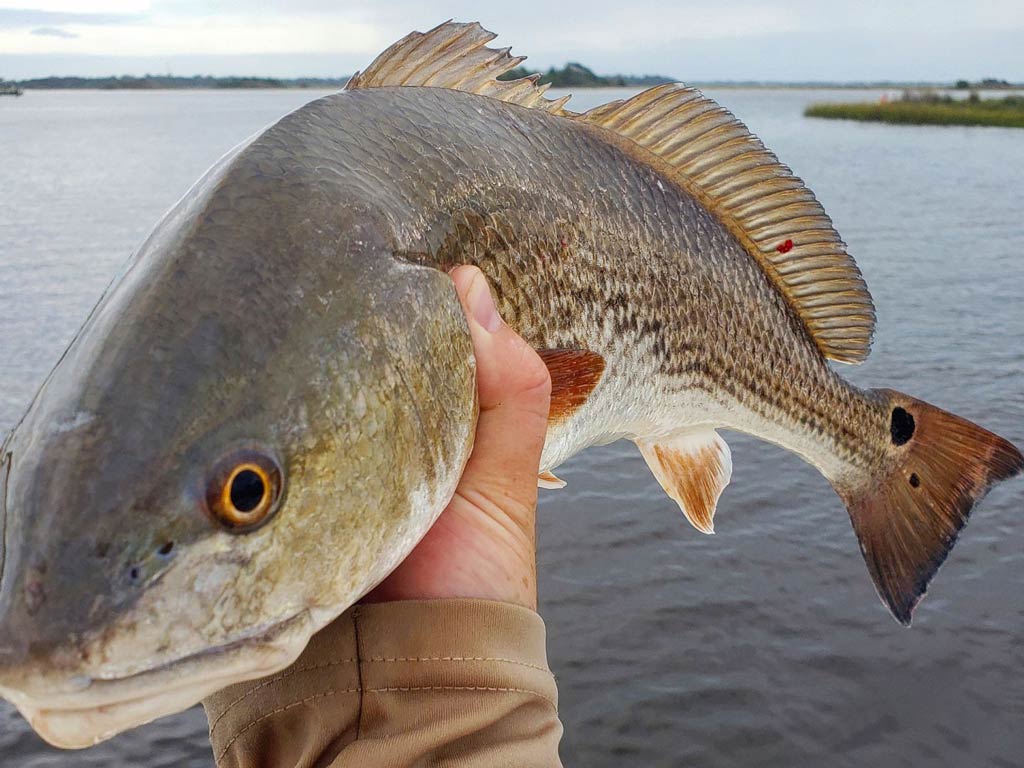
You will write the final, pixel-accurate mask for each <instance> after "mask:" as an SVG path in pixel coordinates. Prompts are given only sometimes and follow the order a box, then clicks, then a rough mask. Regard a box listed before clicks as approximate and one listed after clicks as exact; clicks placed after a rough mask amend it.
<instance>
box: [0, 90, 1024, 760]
mask: <svg viewBox="0 0 1024 768" xmlns="http://www.w3.org/2000/svg"><path fill="white" fill-rule="evenodd" d="M627 94H628V92H621V91H584V92H582V93H578V94H577V96H576V97H575V99H574V102H573V104H574V105H575V107H576V108H577V109H584V108H587V107H589V106H593V105H596V104H598V103H600V102H603V101H606V100H609V99H612V98H620V97H622V96H623V95H627ZM879 94H880V92H877V91H828V92H817V91H813V90H779V91H772V90H743V89H723V90H720V91H714V92H712V95H713V96H715V97H716V98H718V99H719V100H720V101H721V102H722V103H724V104H725V105H726V106H728V107H730V108H732V109H733V110H734V111H735V112H736V113H737V114H738V115H740V116H741V117H742V118H743V119H744V120H745V121H746V122H747V123H748V124H749V125H750V126H751V127H752V128H753V129H754V130H755V131H756V132H757V133H758V134H759V135H760V136H761V137H762V138H763V139H764V141H765V143H766V144H767V145H768V146H769V147H771V148H772V149H773V150H774V151H775V152H776V153H777V154H778V155H779V156H780V157H782V158H783V160H784V161H785V162H787V163H788V164H789V165H790V166H791V167H792V168H793V169H794V170H795V171H796V172H797V173H798V174H799V175H800V176H802V177H803V178H804V179H806V180H807V181H808V183H809V184H810V186H811V187H812V188H813V189H814V190H815V192H816V193H817V194H818V196H819V197H820V198H821V200H822V201H823V203H824V204H825V207H826V209H827V210H828V211H829V213H830V214H831V215H832V217H833V219H834V220H835V222H836V225H837V228H838V229H839V231H840V232H841V233H842V235H843V236H844V238H845V239H846V241H847V242H848V243H849V245H850V250H851V252H852V253H853V254H854V255H855V257H856V258H857V260H858V262H859V264H860V265H861V267H862V269H863V271H864V274H865V277H866V279H867V281H868V285H869V287H870V288H871V291H872V293H873V295H874V297H875V301H876V304H877V307H878V316H879V332H878V336H877V339H876V342H875V347H874V352H873V354H872V356H871V359H870V360H869V361H868V362H867V363H866V364H865V365H863V366H860V367H858V368H855V369H849V368H848V369H845V373H847V374H848V375H849V376H850V377H851V378H852V379H853V380H854V381H855V382H857V383H858V384H862V385H871V386H891V387H895V388H898V389H903V390H905V391H907V392H910V393H912V394H914V395H917V396H920V397H923V398H925V399H927V400H930V401H932V402H934V403H936V404H938V405H940V406H942V407H945V408H948V409H950V410H953V411H955V412H957V413H960V414H962V415H964V416H966V417H969V418H972V419H975V420H978V421H980V422H981V423H982V424H984V425H986V426H989V427H992V428H994V429H996V430H998V431H1000V432H1001V433H1002V434H1004V435H1005V436H1006V437H1007V438H1009V439H1011V440H1013V441H1015V442H1016V443H1018V444H1024V376H1022V371H1024V344H1022V343H1021V338H1022V336H1024V304H1022V299H1021V297H1022V295H1024V255H1022V254H1024V217H1022V214H1021V201H1022V200H1024V181H1022V179H1024V134H1022V133H1021V132H1020V131H1014V130H1012V129H998V128H962V127H927V126H922V127H902V126H890V125H877V124H864V123H846V122H836V121H815V120H810V119H806V118H804V117H802V112H803V108H804V106H806V104H808V103H810V102H812V101H825V100H836V99H849V100H854V101H857V100H865V99H875V98H878V96H879ZM317 95H320V94H318V93H316V92H313V91H234V92H232V91H227V92H225V91H220V92H203V91H196V92H189V91H170V92H86V91H67V92H38V91H32V92H29V93H27V94H26V95H25V96H23V97H22V98H20V99H3V100H0V146H2V147H3V149H4V152H3V159H2V162H0V433H2V432H4V431H6V430H7V429H9V428H11V427H12V426H13V425H14V423H15V422H16V420H17V419H18V417H19V416H20V415H21V413H22V411H23V410H24V408H25V407H26V405H27V404H28V402H29V400H30V398H31V397H32V395H33V394H34V392H35V390H36V389H37V387H38V386H39V384H40V382H41V381H42V379H43V377H44V376H45V375H46V373H47V372H48V371H49V369H50V367H51V366H52V365H53V364H54V363H55V362H56V360H57V358H58V356H59V355H60V353H61V352H62V351H63V349H64V347H65V346H66V344H67V343H68V342H69V341H70V339H71V337H72V335H73V334H74V332H75V331H76V330H77V328H78V326H79V324H80V323H81V322H82V320H83V319H84V318H85V315H86V314H87V312H88V311H89V309H90V308H91V307H92V305H93V304H94V302H95V301H96V299H97V298H98V297H99V295H100V293H101V292H102V290H103V289H104V287H105V286H106V285H107V283H108V282H109V281H110V279H111V277H112V276H113V275H114V274H115V272H116V271H117V270H118V268H119V267H120V266H121V264H122V263H123V262H124V260H125V259H126V258H127V256H128V255H129V254H130V253H131V251H132V250H133V248H135V247H136V246H137V245H138V244H139V243H140V241H141V240H142V238H143V237H144V236H145V234H146V233H147V232H148V231H149V230H150V229H151V227H152V226H153V224H154V223H155V222H156V221H157V219H158V218H159V217H160V215H161V214H162V213H163V212H164V211H165V210H166V209H167V208H168V207H169V206H170V205H171V204H172V203H173V202H174V201H175V200H176V199H177V198H178V197H180V196H181V195H182V194H183V193H184V192H185V191H186V190H187V189H188V187H189V186H190V184H191V183H192V182H193V181H194V180H195V179H196V178H197V177H198V176H199V175H200V174H201V173H202V172H203V171H204V170H205V169H206V168H207V167H208V166H209V165H210V164H211V163H212V162H213V161H214V160H216V159H217V157H219V156H220V155H221V154H222V153H224V152H225V151H226V150H228V149H230V148H231V147H232V146H234V145H235V144H237V143H238V142H239V141H241V140H242V139H244V138H246V137H247V136H248V135H250V134H251V133H252V132H254V131H256V130H258V129H260V128H261V127H262V126H264V125H266V124H268V123H269V122H271V121H273V120H274V119H276V118H277V117H279V116H280V115H282V114H284V113H285V112H287V111H289V110H291V109H293V108H295V107H298V106H299V105H301V104H302V103H304V102H305V101H307V100H309V99H311V98H313V97H315V96H317ZM726 437H727V439H728V441H729V443H730V445H731V446H732V449H733V458H734V464H735V472H734V476H733V483H732V485H731V486H730V487H729V488H728V489H727V490H726V492H725V494H724V496H723V497H722V500H721V502H720V504H719V513H718V518H717V520H716V528H717V530H718V534H717V535H716V536H712V537H706V536H703V535H701V534H699V533H697V532H696V531H694V530H693V529H692V528H690V527H689V525H688V524H687V523H686V521H685V520H684V519H683V517H682V515H681V514H679V512H678V510H677V509H676V508H675V505H674V504H673V503H672V502H671V501H669V500H668V499H667V497H665V496H664V495H663V493H662V491H661V490H660V488H659V487H658V485H657V483H656V482H655V481H654V479H653V477H652V476H651V475H650V472H649V471H648V470H647V468H646V466H645V465H644V462H643V461H642V459H641V458H640V456H639V453H638V452H637V451H636V449H635V448H634V447H633V446H632V445H631V444H626V443H620V444H616V445H612V446H608V447H606V448H603V449H598V450H592V451H590V452H588V453H586V454H584V455H582V456H579V457H577V458H576V459H574V460H573V461H572V462H570V463H569V465H568V466H566V467H564V468H563V469H562V470H561V471H560V472H559V475H560V476H562V477H563V478H564V479H565V480H567V481H568V483H569V485H568V488H566V489H565V490H563V491H559V492H543V497H542V502H541V506H542V509H541V518H540V519H541V522H540V589H541V611H542V613H543V614H544V617H545V619H546V621H547V623H548V628H549V633H550V635H549V636H550V642H549V652H550V656H551V663H552V666H553V668H554V670H555V673H556V674H557V676H558V680H559V691H560V698H561V711H562V719H563V721H564V723H565V730H566V735H565V738H564V741H563V745H562V754H563V759H564V760H565V762H566V763H567V764H568V765H577V766H624V765H630V766H633V765H636V766H675V765H695V766H730V767H732V768H735V767H736V766H804V765H811V766H818V765H827V766H879V765H881V766H886V768H896V767H898V766H915V767H916V766H922V767H923V766H929V767H932V766H957V768H970V767H973V766H1004V767H1006V768H1008V767H1009V766H1020V765H1021V764H1022V763H1024V758H1022V755H1024V730H1022V728H1021V725H1022V722H1024V676H1022V670H1024V520H1022V517H1024V484H1022V483H1021V482H1019V481H1018V482H1017V483H1016V484H1013V485H1008V486H1004V487H1001V488H998V489H996V490H995V491H994V492H993V493H992V494H991V495H990V496H989V497H988V498H987V499H986V500H985V502H984V504H983V505H982V506H981V507H980V509H979V510H978V511H977V512H976V514H975V516H974V519H973V520H972V523H971V525H970V526H969V527H968V528H967V530H966V532H965V534H964V536H963V538H962V540H961V542H960V543H959V544H958V545H957V548H956V550H955V552H954V554H953V555H952V557H951V558H950V560H949V561H948V563H947V564H946V566H945V567H944V568H943V570H942V572H941V573H940V575H939V576H938V577H937V578H936V580H935V582H934V584H933V588H932V591H931V594H930V595H929V597H928V599H927V600H926V601H925V602H924V604H923V605H922V606H921V608H920V609H919V610H918V613H917V618H916V620H915V624H914V627H913V629H911V630H905V629H902V628H901V627H899V626H898V625H897V624H896V623H895V622H893V621H892V619H890V618H889V616H888V615H887V613H886V612H885V610H884V608H882V606H881V605H880V603H879V601H878V599H877V597H876V596H875V593H874V590H873V588H872V586H871V581H870V579H869V577H868V575H867V572H866V569H865V568H864V565H863V563H862V562H861V557H860V554H859V552H858V549H857V544H856V540H855V538H854V535H853V532H852V530H851V529H850V525H849V522H848V521H847V516H846V513H845V511H844V510H843V508H842V506H841V504H840V503H839V500H838V499H837V498H836V497H835V496H834V494H833V493H832V491H831V489H830V488H829V486H828V483H827V482H826V481H825V480H824V479H823V478H822V477H820V476H819V475H818V474H817V473H816V472H815V471H814V470H812V469H811V468H809V467H807V466H805V465H804V464H803V463H802V462H801V461H800V460H799V459H797V458H796V457H794V456H791V455H789V454H786V453H785V452H783V451H781V450H780V449H777V448H774V447H772V446H768V445H765V444H760V443H757V442H756V441H753V440H751V439H748V438H746V437H744V436H742V435H735V434H728V435H726ZM211 764H212V757H211V753H210V749H209V745H208V743H207V740H206V728H205V719H204V717H203V715H202V712H201V711H199V710H197V709H194V710H192V711H189V712H186V713H184V714H182V715H179V716H177V717H171V718H166V719H164V720H161V721H159V722H157V723H154V724H152V725H149V726H147V727H144V728H141V729H138V730H136V731H133V732H131V733H128V734H124V735H122V736H120V737H117V738H116V739H114V740H112V741H111V742H109V743H107V744H104V745H102V746H100V747H98V748H95V749H93V750H88V751H85V752H76V753H67V752H59V751H57V750H54V749H51V748H49V747H47V746H46V745H45V744H44V743H43V742H41V741H40V740H39V739H38V738H37V737H36V736H35V735H34V734H33V733H32V732H31V730H30V729H29V728H28V727H27V726H26V725H25V723H24V722H23V721H22V720H21V718H20V717H19V716H18V715H17V714H16V713H14V712H13V710H12V709H11V708H10V707H8V706H7V705H6V704H4V703H2V702H0V766H3V768H7V766H18V767H19V768H21V767H22V766H36V767H42V766H48V767H53V768H56V767H57V766H60V767H62V768H64V767H67V768H70V767H71V766H76V767H77V766H122V765H123V766H136V765H137V766H165V765H166V766H171V765H173V766H180V767H182V768H199V767H208V766H210V765H211Z"/></svg>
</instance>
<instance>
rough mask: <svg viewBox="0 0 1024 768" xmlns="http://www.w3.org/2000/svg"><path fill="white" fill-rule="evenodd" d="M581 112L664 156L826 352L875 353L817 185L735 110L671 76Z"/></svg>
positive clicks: (850, 358)
mask: <svg viewBox="0 0 1024 768" xmlns="http://www.w3.org/2000/svg"><path fill="white" fill-rule="evenodd" d="M579 119H581V120H585V121H587V122H589V123H592V124H594V125H598V126H601V127H602V128H605V129H608V130H610V131H612V132H614V133H615V134H617V135H618V136H621V137H624V138H627V139H629V140H631V141H632V142H633V143H634V144H636V145H639V146H640V147H643V148H644V149H646V150H647V151H649V152H650V153H651V154H653V155H655V156H657V158H658V159H659V160H660V161H661V163H662V164H663V165H664V166H665V170H666V171H667V173H668V175H669V176H670V177H671V178H672V180H673V181H675V182H676V183H677V184H679V185H680V186H681V187H683V188H684V189H685V190H686V191H687V192H689V193H690V194H691V195H693V196H694V197H695V198H697V199H698V200H699V201H700V202H701V204H703V205H704V207H705V208H707V209H708V210H709V211H711V212H712V213H713V214H715V216H717V217H718V219H719V220H720V221H722V222H723V223H724V224H725V226H726V227H727V228H728V229H729V230H730V231H731V232H732V234H733V235H734V236H735V237H736V238H737V239H738V240H739V241H740V243H741V244H742V245H743V247H744V248H745V249H746V251H747V252H748V253H749V254H750V255H751V257H753V258H754V259H755V260H756V261H757V263H758V264H759V265H760V266H761V268H762V269H763V270H764V272H765V273H766V274H767V275H768V277H769V279H770V280H771V281H772V283H773V284H774V285H775V287H776V288H777V289H778V290H779V292H780V293H781V294H782V295H783V296H784V297H785V298H786V300H787V302H788V303H789V305H790V306H791V307H792V308H793V310H794V311H795V312H796V314H797V315H798V316H799V317H800V319H801V320H802V321H803V324H804V326H805V327H806V328H807V331H808V332H809V334H810V335H811V337H812V338H813V339H814V341H815V343H816V344H817V345H818V348H819V349H820V350H821V353H822V354H823V355H824V356H825V357H828V358H831V359H832V360H837V361H840V362H844V363H859V362H861V361H863V360H864V359H865V358H866V357H867V355H868V352H869V351H870V348H871V337H872V335H873V333H874V328H875V310H874V305H873V303H872V301H871V295H870V294H869V293H868V290H867V286H865V284H864V279H863V277H862V276H861V273H860V270H859V269H858V268H857V265H856V263H855V262H854V260H853V258H852V257H851V256H850V255H849V254H847V253H846V245H845V243H843V241H842V240H841V239H840V238H839V235H838V234H837V233H836V231H835V230H834V229H833V228H832V220H831V219H830V218H829V217H828V215H827V214H826V213H825V211H824V209H823V208H822V207H821V204H820V203H819V202H818V200H817V198H815V196H814V193H813V192H811V191H810V190H809V189H807V187H805V186H804V183H803V182H802V181H801V180H800V179H798V178H797V177H795V176H794V175H793V173H792V171H790V170H789V168H787V167H786V166H785V165H783V164H782V163H780V162H779V160H778V158H776V157H775V155H774V154H772V153H771V152H770V151H768V150H767V149H765V146H764V144H762V143H761V141H760V140H759V139H758V138H757V137H756V136H754V135H752V134H751V133H750V131H749V130H748V129H747V127H746V126H745V125H743V123H741V122H740V121H739V120H737V119H736V118H735V117H734V116H733V115H732V113H731V112H729V111H728V110H726V109H724V108H723V107H720V106H719V105H718V104H716V103H715V102H714V101H712V100H711V99H709V98H707V97H706V96H704V95H703V94H702V93H701V92H700V91H698V90H696V89H694V88H687V87H685V86H682V85H678V84H669V85H659V86H656V87H654V88H651V89H649V90H646V91H644V92H643V93H640V94H637V95H636V96H634V97H633V98H631V99H627V100H625V101H615V102H611V103H609V104H605V105H604V106H601V107H597V108H596V109H592V110H590V111H589V112H587V113H585V114H583V115H581V116H580V117H579Z"/></svg>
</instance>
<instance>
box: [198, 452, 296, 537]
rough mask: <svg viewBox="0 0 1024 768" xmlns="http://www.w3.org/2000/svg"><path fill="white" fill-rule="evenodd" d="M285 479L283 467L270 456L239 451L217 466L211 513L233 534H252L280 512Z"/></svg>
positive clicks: (210, 489)
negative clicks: (279, 507) (279, 506)
mask: <svg viewBox="0 0 1024 768" xmlns="http://www.w3.org/2000/svg"><path fill="white" fill-rule="evenodd" d="M283 478H284V475H283V473H282V471H281V467H280V465H279V464H278V462H277V461H276V460H275V459H274V458H273V457H271V456H269V455H268V454H266V453H263V452H260V451H254V450H246V451H236V452H235V453H232V454H230V455H229V456H226V457H224V458H223V459H221V461H220V462H218V463H217V466H216V467H215V468H214V471H213V472H212V473H211V475H210V478H209V480H208V481H207V485H206V507H207V511H208V512H209V513H210V515H211V516H212V517H213V518H214V519H215V520H216V521H217V522H218V523H220V524H221V525H222V526H224V527H225V528H227V529H228V530H229V531H231V532H233V533H244V532H246V531H251V530H253V529H254V528H257V527H259V526H260V525H261V524H262V523H264V522H266V521H267V520H268V519H269V518H270V517H271V515H273V514H274V512H276V511H277V507H278V504H279V502H280V500H281V495H282V491H283V487H284V482H283Z"/></svg>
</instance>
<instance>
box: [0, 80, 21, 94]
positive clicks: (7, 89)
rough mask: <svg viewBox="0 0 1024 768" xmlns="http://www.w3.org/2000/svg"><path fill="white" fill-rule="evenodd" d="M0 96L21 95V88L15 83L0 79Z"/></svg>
mask: <svg viewBox="0 0 1024 768" xmlns="http://www.w3.org/2000/svg"><path fill="white" fill-rule="evenodd" d="M0 96H21V88H19V87H18V86H17V85H16V84H15V83H5V82H4V81H3V80H0Z"/></svg>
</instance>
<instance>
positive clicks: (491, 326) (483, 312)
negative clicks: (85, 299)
mask: <svg viewBox="0 0 1024 768" xmlns="http://www.w3.org/2000/svg"><path fill="white" fill-rule="evenodd" d="M469 307H470V310H471V311H472V313H473V319H474V320H476V321H477V322H478V323H480V325H482V326H483V327H484V328H486V329H487V330H488V331H489V332H491V333H496V332H497V331H498V329H499V328H501V317H500V316H499V315H498V309H497V307H495V306H494V297H493V296H491V289H490V288H489V287H488V286H487V280H486V279H485V278H484V277H483V275H478V276H477V277H476V279H475V280H474V281H473V287H472V288H471V289H470V291H469Z"/></svg>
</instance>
